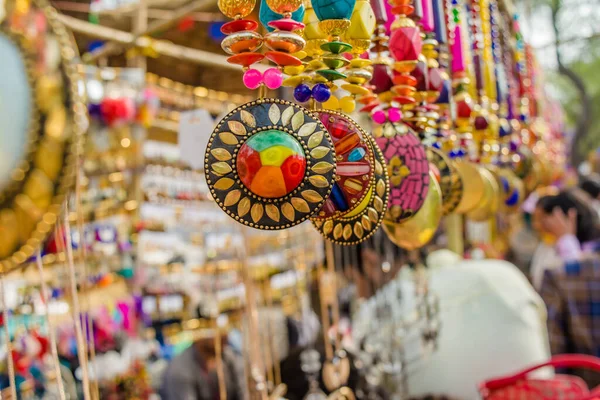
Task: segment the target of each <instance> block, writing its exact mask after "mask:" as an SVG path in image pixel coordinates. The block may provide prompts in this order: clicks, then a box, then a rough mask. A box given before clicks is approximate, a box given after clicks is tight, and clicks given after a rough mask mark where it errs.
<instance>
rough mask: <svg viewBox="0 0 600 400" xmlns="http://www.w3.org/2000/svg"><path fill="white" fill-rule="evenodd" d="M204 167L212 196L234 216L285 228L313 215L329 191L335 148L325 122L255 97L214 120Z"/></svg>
mask: <svg viewBox="0 0 600 400" xmlns="http://www.w3.org/2000/svg"><path fill="white" fill-rule="evenodd" d="M204 173H205V175H206V181H207V183H208V185H209V188H210V191H211V194H212V196H213V197H214V199H215V201H216V202H217V204H218V205H219V206H220V207H221V208H222V209H223V210H224V211H225V212H226V213H227V214H228V215H229V216H231V217H232V218H234V219H235V220H236V221H238V222H240V223H242V224H245V225H248V226H251V227H254V228H259V229H285V228H289V227H291V226H294V225H297V224H299V223H300V222H302V221H304V220H306V219H307V218H308V217H310V216H311V215H313V214H314V213H315V212H316V211H317V210H319V209H320V208H321V207H322V206H323V203H324V202H325V199H326V198H328V197H329V196H330V193H331V187H332V185H333V182H334V179H335V173H336V165H335V152H334V149H333V143H332V140H331V137H330V136H329V133H328V132H327V130H326V129H325V126H323V124H322V123H321V122H320V121H319V120H318V119H317V118H315V117H314V116H313V115H312V114H311V113H310V112H308V111H307V110H306V109H304V108H303V107H300V106H298V105H296V104H293V103H290V102H287V101H284V100H279V99H259V100H256V101H253V102H250V103H247V104H244V105H242V106H240V107H238V108H236V109H235V110H233V111H232V112H231V113H229V114H228V115H227V116H225V117H224V118H223V119H222V120H221V121H220V122H219V123H218V124H217V127H216V128H215V130H214V131H213V133H212V136H211V137H210V139H209V142H208V148H207V150H206V155H205V166H204Z"/></svg>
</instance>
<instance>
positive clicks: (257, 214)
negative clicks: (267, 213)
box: [250, 203, 264, 223]
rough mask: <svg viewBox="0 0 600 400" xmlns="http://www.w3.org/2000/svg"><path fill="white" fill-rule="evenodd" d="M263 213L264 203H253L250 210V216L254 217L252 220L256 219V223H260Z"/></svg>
mask: <svg viewBox="0 0 600 400" xmlns="http://www.w3.org/2000/svg"><path fill="white" fill-rule="evenodd" d="M263 213H264V208H263V206H262V204H260V203H256V204H255V205H253V206H252V210H251V211H250V216H251V217H252V221H254V223H258V221H260V219H261V218H262V216H263Z"/></svg>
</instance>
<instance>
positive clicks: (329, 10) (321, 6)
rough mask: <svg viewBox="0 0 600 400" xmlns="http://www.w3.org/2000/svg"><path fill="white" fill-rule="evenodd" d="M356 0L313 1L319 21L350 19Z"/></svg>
mask: <svg viewBox="0 0 600 400" xmlns="http://www.w3.org/2000/svg"><path fill="white" fill-rule="evenodd" d="M355 5H356V0H313V1H312V6H313V9H314V10H315V14H317V18H319V21H324V20H326V19H350V17H351V16H352V11H354V6H355Z"/></svg>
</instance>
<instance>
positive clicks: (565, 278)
mask: <svg viewBox="0 0 600 400" xmlns="http://www.w3.org/2000/svg"><path fill="white" fill-rule="evenodd" d="M573 199H575V200H573ZM542 200H543V199H542ZM541 207H543V208H544V210H545V211H546V215H545V216H542V220H541V224H542V225H543V229H545V230H546V231H547V232H549V233H550V234H552V235H553V236H554V237H556V238H558V239H557V248H558V249H559V251H560V252H561V254H562V257H563V259H564V263H563V266H562V267H561V268H558V269H553V270H546V271H545V273H544V277H543V282H542V285H541V291H540V294H541V296H542V298H543V299H544V301H545V302H546V305H547V307H548V332H549V334H550V344H551V349H552V353H553V354H564V353H579V354H589V355H593V356H600V247H599V246H598V240H599V239H600V235H599V229H598V216H597V214H596V213H595V212H594V210H591V207H590V205H589V204H588V205H586V204H585V203H584V202H583V201H581V200H580V199H578V198H577V196H576V195H573V194H571V197H568V196H563V197H562V198H559V199H548V200H545V201H544V202H543V203H542V205H541ZM561 372H567V373H572V374H576V375H578V376H580V377H582V378H583V379H584V380H585V381H586V382H587V384H588V385H589V386H590V387H594V386H597V385H599V384H600V376H599V375H598V374H597V373H590V372H589V371H582V370H570V371H569V370H567V371H561Z"/></svg>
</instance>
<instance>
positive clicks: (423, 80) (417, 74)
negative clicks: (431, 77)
mask: <svg viewBox="0 0 600 400" xmlns="http://www.w3.org/2000/svg"><path fill="white" fill-rule="evenodd" d="M411 74H412V76H413V77H414V78H415V79H416V80H417V84H416V85H414V87H415V88H416V89H417V91H418V92H425V91H426V90H427V64H425V62H424V61H422V60H419V62H418V63H417V66H416V67H415V69H414V70H413V71H412V72H411Z"/></svg>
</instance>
